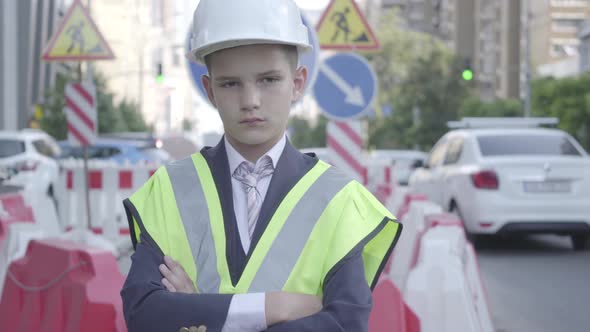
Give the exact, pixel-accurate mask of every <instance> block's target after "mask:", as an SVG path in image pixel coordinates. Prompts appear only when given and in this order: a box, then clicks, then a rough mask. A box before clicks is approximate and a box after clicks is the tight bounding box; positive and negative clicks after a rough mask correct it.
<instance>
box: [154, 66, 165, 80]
mask: <svg viewBox="0 0 590 332" xmlns="http://www.w3.org/2000/svg"><path fill="white" fill-rule="evenodd" d="M156 82H158V83H159V84H162V83H164V73H163V70H162V63H161V62H158V63H157V64H156Z"/></svg>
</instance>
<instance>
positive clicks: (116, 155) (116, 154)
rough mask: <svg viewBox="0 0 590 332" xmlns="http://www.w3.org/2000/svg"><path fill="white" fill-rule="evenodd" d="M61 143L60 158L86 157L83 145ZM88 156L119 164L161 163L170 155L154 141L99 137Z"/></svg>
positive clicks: (168, 158)
mask: <svg viewBox="0 0 590 332" xmlns="http://www.w3.org/2000/svg"><path fill="white" fill-rule="evenodd" d="M59 144H60V146H61V148H62V151H63V152H62V154H61V156H60V158H62V159H67V158H83V157H84V150H83V149H82V148H81V147H78V146H72V145H71V144H70V143H69V142H68V141H61V142H60V143H59ZM88 158H89V159H102V160H112V161H114V162H117V163H119V164H125V163H131V164H135V163H139V162H153V163H158V164H161V163H165V162H167V161H169V160H170V155H169V154H168V153H167V152H166V151H164V150H162V149H161V148H160V147H158V146H157V145H156V142H152V141H147V140H139V141H135V140H128V139H123V140H121V139H113V138H98V139H97V140H96V141H95V142H94V144H93V145H92V146H90V147H88Z"/></svg>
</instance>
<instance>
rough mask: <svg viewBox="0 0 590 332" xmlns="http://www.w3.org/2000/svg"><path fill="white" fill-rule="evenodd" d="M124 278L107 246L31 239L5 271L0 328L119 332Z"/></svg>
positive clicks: (68, 331)
mask: <svg viewBox="0 0 590 332" xmlns="http://www.w3.org/2000/svg"><path fill="white" fill-rule="evenodd" d="M123 281H124V277H123V275H121V273H120V272H119V269H118V266H117V262H116V259H115V257H114V256H113V255H112V254H111V253H110V252H107V251H103V250H98V249H93V248H89V247H86V246H84V245H80V244H75V243H72V242H67V241H63V240H39V241H37V240H34V241H32V242H31V243H30V244H29V247H28V248H27V254H26V256H25V257H24V258H22V259H20V260H18V261H15V262H13V263H12V264H11V265H10V267H9V269H8V273H7V277H6V282H5V287H4V292H3V294H2V301H1V302H0V326H2V330H3V331H39V332H58V331H59V332H79V331H85V332H86V331H87V332H94V331H96V332H99V331H100V332H124V331H126V327H125V321H124V318H123V313H122V303H121V298H120V295H119V291H120V289H121V287H122V286H123Z"/></svg>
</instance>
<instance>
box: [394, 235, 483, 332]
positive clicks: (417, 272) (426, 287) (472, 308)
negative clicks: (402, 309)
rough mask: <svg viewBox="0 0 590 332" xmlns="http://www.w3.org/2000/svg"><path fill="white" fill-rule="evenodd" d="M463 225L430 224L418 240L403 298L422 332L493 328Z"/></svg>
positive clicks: (451, 331)
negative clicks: (414, 264) (414, 313)
mask: <svg viewBox="0 0 590 332" xmlns="http://www.w3.org/2000/svg"><path fill="white" fill-rule="evenodd" d="M472 253H473V252H472V248H471V245H470V244H469V243H468V242H467V240H466V239H465V233H464V231H463V228H462V227H460V226H458V225H456V224H455V225H452V224H451V225H444V226H441V225H439V226H436V227H433V228H430V229H429V230H428V231H427V232H426V233H425V234H424V236H423V237H422V239H421V241H420V253H419V258H418V263H417V265H416V267H414V268H413V269H412V271H411V272H410V274H409V275H408V279H407V282H406V287H405V290H404V299H405V301H406V302H407V303H408V304H409V305H410V307H411V308H412V309H413V310H414V311H415V312H416V314H417V315H418V317H419V318H420V323H421V328H422V331H423V332H435V331H436V332H454V331H465V332H493V331H494V328H493V325H492V320H491V316H490V313H489V311H488V307H487V303H486V300H485V295H484V289H483V284H482V283H481V279H480V277H479V275H478V274H474V273H473V271H474V269H476V267H475V266H476V265H477V262H476V258H475V255H473V254H472Z"/></svg>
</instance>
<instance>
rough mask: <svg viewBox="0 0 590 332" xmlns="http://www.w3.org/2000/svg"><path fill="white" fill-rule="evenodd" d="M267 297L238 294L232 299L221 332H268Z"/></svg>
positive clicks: (262, 294)
mask: <svg viewBox="0 0 590 332" xmlns="http://www.w3.org/2000/svg"><path fill="white" fill-rule="evenodd" d="M265 304H266V295H265V294H264V293H250V294H236V295H234V296H233V297H232V300H231V302H230V305H229V310H228V312H227V319H226V320H225V324H224V325H223V329H222V330H221V332H260V331H264V330H266V328H267V326H266V312H265Z"/></svg>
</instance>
